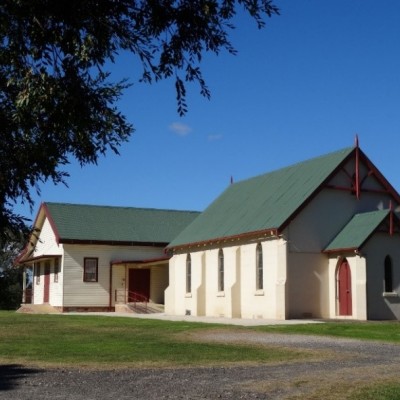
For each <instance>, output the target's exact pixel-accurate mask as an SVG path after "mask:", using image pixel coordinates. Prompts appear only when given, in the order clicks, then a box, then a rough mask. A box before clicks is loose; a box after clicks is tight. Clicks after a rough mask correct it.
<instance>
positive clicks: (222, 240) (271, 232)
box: [166, 228, 279, 252]
mask: <svg viewBox="0 0 400 400" xmlns="http://www.w3.org/2000/svg"><path fill="white" fill-rule="evenodd" d="M278 234H279V232H278V230H277V229H276V228H268V229H262V230H259V231H252V232H245V233H241V234H238V235H231V236H223V237H218V238H214V239H208V240H203V241H199V242H192V243H185V244H181V245H177V246H172V247H167V248H166V251H167V252H170V251H172V252H173V251H175V250H178V251H182V250H187V249H191V248H199V247H206V246H215V245H218V244H226V243H228V242H230V243H233V242H236V241H240V240H243V239H249V238H254V239H261V238H266V237H274V236H276V237H277V236H278Z"/></svg>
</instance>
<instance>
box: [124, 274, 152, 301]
mask: <svg viewBox="0 0 400 400" xmlns="http://www.w3.org/2000/svg"><path fill="white" fill-rule="evenodd" d="M149 298H150V269H130V270H129V294H128V302H129V303H131V302H135V301H139V302H142V301H149Z"/></svg>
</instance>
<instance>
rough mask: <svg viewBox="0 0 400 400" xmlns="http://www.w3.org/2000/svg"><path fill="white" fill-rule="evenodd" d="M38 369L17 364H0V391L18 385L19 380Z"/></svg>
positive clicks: (35, 372)
mask: <svg viewBox="0 0 400 400" xmlns="http://www.w3.org/2000/svg"><path fill="white" fill-rule="evenodd" d="M39 372H40V370H38V369H34V368H27V367H24V366H23V365H17V364H6V365H2V364H0V392H2V391H7V390H12V389H14V388H15V387H17V386H18V385H19V382H21V381H22V380H24V379H26V378H27V377H28V376H29V375H32V374H37V373H39Z"/></svg>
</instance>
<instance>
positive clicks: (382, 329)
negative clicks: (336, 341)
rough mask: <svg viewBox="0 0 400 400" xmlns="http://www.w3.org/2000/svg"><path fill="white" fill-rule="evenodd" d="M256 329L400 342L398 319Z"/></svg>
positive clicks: (259, 328)
mask: <svg viewBox="0 0 400 400" xmlns="http://www.w3.org/2000/svg"><path fill="white" fill-rule="evenodd" d="M254 329H256V330H257V331H259V332H275V333H296V334H304V335H323V336H334V337H342V338H351V339H360V340H376V341H382V342H388V343H400V322H398V321H385V322H383V321H379V322H377V321H368V322H353V321H351V322H336V321H334V322H327V323H324V324H303V325H275V326H260V327H256V328H254Z"/></svg>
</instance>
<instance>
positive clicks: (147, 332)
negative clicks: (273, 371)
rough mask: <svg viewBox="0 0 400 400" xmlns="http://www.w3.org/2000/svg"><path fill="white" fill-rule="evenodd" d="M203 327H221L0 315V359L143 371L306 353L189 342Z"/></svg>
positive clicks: (289, 357) (281, 358)
mask: <svg viewBox="0 0 400 400" xmlns="http://www.w3.org/2000/svg"><path fill="white" fill-rule="evenodd" d="M204 329H208V330H209V329H221V326H220V325H210V324H199V323H186V322H170V321H158V320H145V319H133V318H111V317H100V316H99V317H97V316H95V317H91V316H72V315H27V314H17V313H13V312H0V361H2V362H7V363H23V364H32V363H33V364H37V365H55V366H57V365H70V366H73V365H78V366H85V365H86V366H91V367H93V366H96V367H102V366H105V367H110V366H113V367H126V366H141V367H143V366H169V365H171V366H179V365H181V366H185V365H208V364H213V365H217V364H227V363H239V362H242V363H243V362H244V363H254V362H257V363H258V362H275V361H284V360H295V359H297V358H299V357H301V358H304V357H307V356H308V354H310V353H307V352H304V351H289V350H287V349H279V348H265V347H263V348H261V347H256V346H251V345H237V344H235V345H234V344H218V343H205V342H199V341H194V340H191V339H190V334H191V333H195V332H196V331H199V330H204ZM224 329H231V328H229V327H226V328H224ZM236 329H238V328H236ZM239 329H240V328H239Z"/></svg>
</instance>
